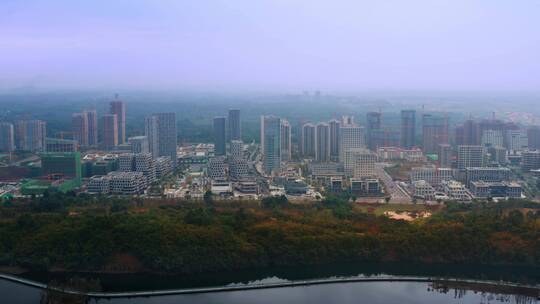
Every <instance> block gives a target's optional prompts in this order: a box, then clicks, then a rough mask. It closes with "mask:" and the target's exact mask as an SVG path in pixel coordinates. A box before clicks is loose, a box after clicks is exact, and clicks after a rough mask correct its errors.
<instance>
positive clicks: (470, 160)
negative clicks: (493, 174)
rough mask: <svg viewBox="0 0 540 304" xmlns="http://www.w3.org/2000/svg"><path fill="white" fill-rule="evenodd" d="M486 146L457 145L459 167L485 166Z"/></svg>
mask: <svg viewBox="0 0 540 304" xmlns="http://www.w3.org/2000/svg"><path fill="white" fill-rule="evenodd" d="M485 154H486V148H485V147H483V146H469V145H462V146H458V147H457V167H458V169H465V168H468V167H483V166H484V159H485Z"/></svg>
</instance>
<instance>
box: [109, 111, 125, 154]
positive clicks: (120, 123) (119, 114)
mask: <svg viewBox="0 0 540 304" xmlns="http://www.w3.org/2000/svg"><path fill="white" fill-rule="evenodd" d="M110 106H111V108H110V112H109V113H110V114H115V115H116V123H117V129H116V130H117V135H116V136H117V138H118V144H124V143H125V142H126V105H125V104H124V102H123V101H120V100H115V101H111V104H110Z"/></svg>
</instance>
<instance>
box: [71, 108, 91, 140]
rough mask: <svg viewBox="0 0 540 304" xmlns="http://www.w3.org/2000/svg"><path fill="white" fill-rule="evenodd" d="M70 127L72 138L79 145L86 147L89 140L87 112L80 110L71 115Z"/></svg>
mask: <svg viewBox="0 0 540 304" xmlns="http://www.w3.org/2000/svg"><path fill="white" fill-rule="evenodd" d="M71 127H72V130H73V139H74V140H76V141H77V142H78V143H79V145H80V146H81V147H87V146H88V142H89V133H88V115H87V113H86V112H82V113H74V114H73V115H71Z"/></svg>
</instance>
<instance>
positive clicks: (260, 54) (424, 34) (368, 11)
mask: <svg viewBox="0 0 540 304" xmlns="http://www.w3.org/2000/svg"><path fill="white" fill-rule="evenodd" d="M538 9H540V2H538V1H534V0H531V1H527V0H524V1H517V2H516V1H499V0H496V1H492V0H483V1H467V0H458V1H417V0H412V1H353V0H341V1H284V0H278V1H249V0H239V1H225V0H221V1H172V0H171V1H142V0H136V1H133V0H123V1H120V0H119V1H107V0H96V1H84V2H82V1H68V0H55V1H38V0H31V1H14V0H3V1H1V3H0V12H1V16H0V36H1V37H2V39H1V41H0V71H1V74H0V90H2V91H7V92H11V91H12V90H23V91H24V90H30V89H34V90H35V89H37V90H55V89H77V90H78V89H111V90H122V89H136V90H177V91H182V90H196V91H205V90H207V91H215V92H227V91H236V92H239V91H277V92H302V91H303V90H321V91H323V92H334V93H343V92H347V93H351V92H354V93H356V92H362V91H370V90H372V91H376V92H379V91H380V92H398V94H399V93H400V92H401V91H402V90H403V91H415V92H418V91H445V92H453V91H484V92H485V91H487V92H490V91H496V92H500V91H510V92H519V94H525V93H524V92H535V91H538V88H539V85H540V60H538V58H539V57H538V54H540V38H539V37H540V34H539V29H540V18H538V17H537V13H538ZM373 95H376V94H373Z"/></svg>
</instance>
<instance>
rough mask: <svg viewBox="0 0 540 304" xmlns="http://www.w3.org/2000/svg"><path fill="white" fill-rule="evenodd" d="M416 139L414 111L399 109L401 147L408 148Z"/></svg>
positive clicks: (412, 145) (413, 144)
mask: <svg viewBox="0 0 540 304" xmlns="http://www.w3.org/2000/svg"><path fill="white" fill-rule="evenodd" d="M415 141H416V111H415V110H402V111H401V147H402V148H407V149H410V148H412V147H414V146H415Z"/></svg>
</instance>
